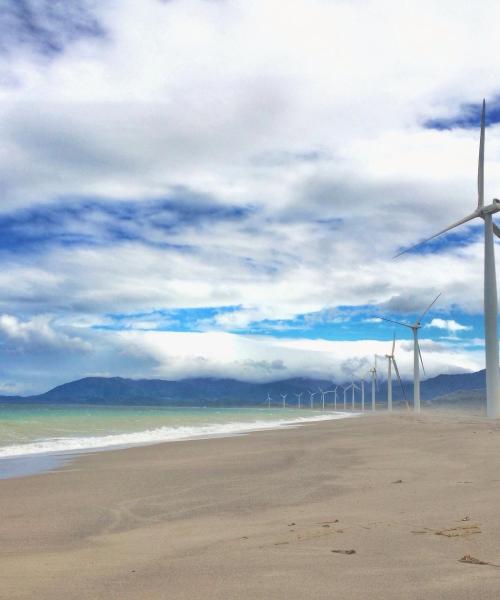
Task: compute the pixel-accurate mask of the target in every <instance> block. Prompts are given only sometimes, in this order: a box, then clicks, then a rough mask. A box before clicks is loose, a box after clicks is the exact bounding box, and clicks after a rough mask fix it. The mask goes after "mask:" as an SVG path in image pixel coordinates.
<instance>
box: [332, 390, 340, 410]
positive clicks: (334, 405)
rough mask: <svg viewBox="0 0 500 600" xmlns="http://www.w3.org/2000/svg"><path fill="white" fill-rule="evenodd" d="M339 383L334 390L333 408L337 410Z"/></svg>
mask: <svg viewBox="0 0 500 600" xmlns="http://www.w3.org/2000/svg"><path fill="white" fill-rule="evenodd" d="M338 387H339V386H338V385H337V386H336V387H335V389H334V390H333V395H334V401H333V409H334V410H337V389H338Z"/></svg>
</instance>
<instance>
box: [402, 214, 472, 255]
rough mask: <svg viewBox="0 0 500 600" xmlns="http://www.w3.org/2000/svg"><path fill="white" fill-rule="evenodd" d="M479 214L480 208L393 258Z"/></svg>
mask: <svg viewBox="0 0 500 600" xmlns="http://www.w3.org/2000/svg"><path fill="white" fill-rule="evenodd" d="M479 216H480V215H479V210H475V211H474V212H473V213H471V214H470V215H467V216H466V217H464V218H463V219H460V221H455V223H452V224H451V225H450V226H449V227H446V228H445V229H441V231H439V232H438V233H435V234H434V235H431V237H429V238H427V239H425V240H422V241H421V242H418V243H417V244H413V246H410V247H408V248H405V249H404V250H401V252H398V254H396V255H395V256H394V257H393V258H398V256H401V255H402V254H405V253H406V252H408V251H409V250H413V248H418V247H419V246H422V245H423V244H427V242H430V241H431V240H433V239H434V238H437V237H438V236H440V235H442V234H443V233H446V232H447V231H450V229H454V228H455V227H458V226H459V225H462V224H463V223H467V221H471V220H472V219H475V218H476V217H479Z"/></svg>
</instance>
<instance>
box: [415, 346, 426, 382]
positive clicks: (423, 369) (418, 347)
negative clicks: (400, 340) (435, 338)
mask: <svg viewBox="0 0 500 600" xmlns="http://www.w3.org/2000/svg"><path fill="white" fill-rule="evenodd" d="M416 343H417V350H418V355H419V356H420V364H421V365H422V371H423V372H424V375H425V367H424V361H423V360H422V352H420V344H419V343H418V340H416Z"/></svg>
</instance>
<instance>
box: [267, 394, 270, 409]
mask: <svg viewBox="0 0 500 600" xmlns="http://www.w3.org/2000/svg"><path fill="white" fill-rule="evenodd" d="M267 408H271V396H270V394H269V392H267Z"/></svg>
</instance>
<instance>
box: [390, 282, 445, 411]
mask: <svg viewBox="0 0 500 600" xmlns="http://www.w3.org/2000/svg"><path fill="white" fill-rule="evenodd" d="M439 296H441V294H438V295H437V296H436V297H435V298H434V300H433V301H432V302H431V303H430V304H429V306H428V307H427V308H426V309H425V310H424V312H423V313H422V314H421V315H420V317H418V319H417V320H416V321H415V323H413V325H410V324H409V323H402V322H401V321H393V320H392V319H386V318H385V317H380V319H382V320H383V321H389V323H396V324H397V325H402V326H403V327H408V329H411V330H412V332H413V410H414V411H415V412H417V413H419V412H420V364H419V362H420V363H421V364H422V370H423V372H424V373H425V368H424V361H423V360H422V353H421V352H420V346H419V345H418V330H419V329H420V327H422V325H421V323H422V319H423V318H424V317H425V315H426V314H427V313H428V312H429V310H430V309H431V307H432V306H433V304H434V303H435V302H436V300H437V299H438V298H439ZM419 359H420V361H419Z"/></svg>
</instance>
